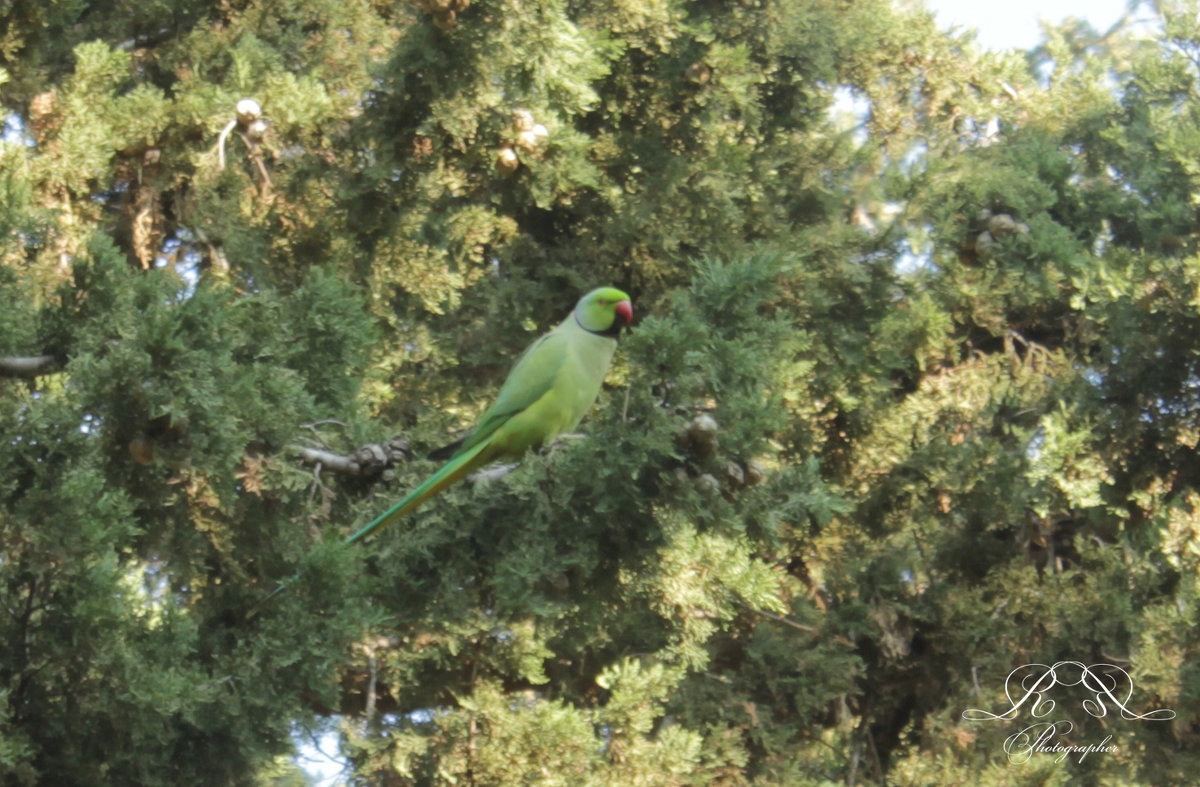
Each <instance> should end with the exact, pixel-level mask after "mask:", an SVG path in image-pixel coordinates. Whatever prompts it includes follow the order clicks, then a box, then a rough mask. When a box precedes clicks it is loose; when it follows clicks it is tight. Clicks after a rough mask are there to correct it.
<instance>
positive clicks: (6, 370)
mask: <svg viewBox="0 0 1200 787" xmlns="http://www.w3.org/2000/svg"><path fill="white" fill-rule="evenodd" d="M58 365H59V364H58V359H57V358H55V357H54V356H53V355H29V356H19V355H3V356H0V377H38V376H40V375H43V374H50V373H51V372H55V371H57V370H58Z"/></svg>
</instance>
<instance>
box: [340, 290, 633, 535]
mask: <svg viewBox="0 0 1200 787" xmlns="http://www.w3.org/2000/svg"><path fill="white" fill-rule="evenodd" d="M632 321H633V304H632V303H631V302H630V300H629V296H628V295H626V294H625V293H623V292H621V291H620V290H618V289H615V288H613V287H601V288H600V289H598V290H592V291H591V292H589V293H588V294H587V295H584V296H583V297H582V298H580V299H579V303H577V304H575V309H574V311H572V312H571V314H569V315H568V316H567V318H566V319H565V320H563V321H562V322H561V323H559V324H558V327H557V328H554V329H553V330H552V331H550V332H549V333H546V334H544V335H543V336H541V337H540V338H538V339H537V341H535V342H534V343H533V344H531V345H529V348H528V349H526V350H525V352H524V354H522V355H521V357H520V358H519V359H518V360H517V363H516V365H515V366H513V368H512V371H511V372H509V373H508V379H507V380H505V381H504V385H503V387H501V388H500V394H499V395H498V396H497V397H496V401H495V402H493V403H492V406H491V407H489V408H488V410H487V412H486V413H484V414H483V418H482V419H480V421H479V425H478V426H476V427H475V429H474V430H473V431H472V432H471V433H470V434H469V435H468V436H467V437H466V438H465V439H464V440H463V441H462V443H461V445H459V446H458V448H457V450H456V451H455V452H454V454H453V455H452V456H451V457H450V460H449V461H448V462H446V464H445V465H443V466H442V468H441V469H440V470H438V471H437V472H436V473H434V474H433V475H432V476H430V477H429V479H428V480H427V481H425V483H423V484H421V485H420V486H418V487H417V488H416V489H414V490H413V491H411V492H409V493H408V495H406V496H405V497H404V499H403V500H401V501H400V502H399V503H396V504H395V505H394V506H392V507H391V508H389V509H388V510H387V511H384V512H383V513H382V514H380V515H379V516H378V517H376V518H375V519H374V520H373V521H372V522H370V523H369V524H367V525H366V526H365V527H363V528H362V529H361V530H359V531H358V532H357V533H355V534H354V535H352V536H350V537H349V538H347V539H346V543H347V544H353V543H354V542H355V541H358V540H359V539H362V538H366V537H367V536H368V535H370V534H371V533H374V532H375V531H376V530H378V529H379V528H381V527H383V526H385V525H388V524H391V523H392V522H395V521H396V520H397V519H399V518H400V517H402V516H404V515H405V514H407V513H408V512H410V511H412V510H413V509H414V508H416V507H417V506H419V505H420V504H421V503H422V502H424V501H425V500H427V499H429V498H430V497H433V496H434V495H436V494H437V493H438V492H440V491H442V490H443V489H445V488H446V487H448V486H450V485H451V484H453V483H454V482H455V481H458V480H460V479H462V478H464V477H466V476H467V475H469V474H470V473H472V472H474V471H475V470H478V469H479V468H481V467H483V466H485V465H487V464H489V463H491V462H497V461H504V460H514V459H520V458H521V457H522V456H524V454H525V452H526V451H528V450H529V449H530V448H537V447H538V446H541V445H543V444H545V443H547V442H549V441H550V440H552V439H553V438H555V437H557V436H558V435H560V434H563V433H565V432H570V431H571V430H573V429H574V428H575V427H577V426H578V425H579V422H580V421H581V420H582V419H583V416H584V415H585V414H586V413H587V411H588V410H589V409H590V408H591V406H592V404H593V403H595V401H596V397H597V396H598V395H599V394H600V385H601V383H603V382H604V375H605V374H607V373H608V365H609V363H610V362H611V361H612V357H613V351H615V350H616V349H617V336H618V335H619V334H620V332H621V329H622V328H625V327H628V326H629V324H630V322H632Z"/></svg>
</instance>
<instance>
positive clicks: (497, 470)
mask: <svg viewBox="0 0 1200 787" xmlns="http://www.w3.org/2000/svg"><path fill="white" fill-rule="evenodd" d="M518 467H520V463H519V462H514V463H513V464H509V465H489V466H488V467H485V468H483V469H482V470H479V471H476V472H474V473H471V476H470V478H471V481H472V482H474V483H479V482H480V481H498V480H500V479H501V478H504V476H506V475H508V474H509V473H511V472H512V471H513V470H516V469H517V468H518Z"/></svg>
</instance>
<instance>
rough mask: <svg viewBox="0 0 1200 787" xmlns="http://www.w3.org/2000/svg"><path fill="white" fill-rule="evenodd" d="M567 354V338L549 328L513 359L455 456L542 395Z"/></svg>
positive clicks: (555, 375) (478, 441)
mask: <svg viewBox="0 0 1200 787" xmlns="http://www.w3.org/2000/svg"><path fill="white" fill-rule="evenodd" d="M566 357H567V338H566V337H565V336H563V335H562V334H561V333H558V332H555V331H551V332H550V333H548V334H546V335H545V336H543V337H541V338H540V339H538V340H537V341H536V342H534V343H533V344H531V345H529V348H528V349H527V350H525V352H524V354H522V355H521V357H520V358H519V359H518V360H517V363H516V365H515V366H514V367H513V368H512V371H511V372H509V373H508V379H507V380H505V381H504V385H503V386H501V388H500V393H499V394H498V395H497V396H496V401H495V402H493V403H492V406H491V407H489V408H488V411H487V412H486V413H484V414H483V418H481V419H480V421H479V425H478V426H476V427H475V431H473V432H471V434H470V435H469V436H468V437H467V438H466V439H465V440H463V441H462V445H460V446H459V447H458V450H457V451H455V452H454V455H455V456H458V455H459V454H462V453H465V452H467V451H470V450H471V449H472V448H474V447H475V446H476V445H478V444H479V443H480V442H482V441H484V440H486V439H487V438H488V437H490V436H491V435H492V433H493V432H495V431H496V430H497V429H499V428H500V427H501V426H503V425H504V423H505V422H506V421H507V420H508V419H510V418H512V417H513V416H514V415H516V414H517V413H519V412H521V411H522V410H524V409H525V408H527V407H529V406H530V405H532V404H533V403H534V402H536V401H537V400H538V399H541V398H542V397H543V396H545V395H546V394H547V393H548V392H549V391H550V389H552V388H553V387H554V381H555V379H556V378H557V377H558V373H559V371H560V370H561V369H562V365H563V363H564V362H565V361H566Z"/></svg>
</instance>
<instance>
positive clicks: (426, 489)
mask: <svg viewBox="0 0 1200 787" xmlns="http://www.w3.org/2000/svg"><path fill="white" fill-rule="evenodd" d="M487 447H488V441H487V440H483V441H482V442H480V443H479V444H478V445H475V446H472V447H471V448H470V449H469V450H467V451H464V452H463V453H461V454H459V455H458V456H456V457H454V458H453V459H451V460H450V461H449V462H447V463H446V464H444V465H442V469H441V470H438V471H437V472H436V473H434V474H433V475H431V476H430V477H429V478H427V479H426V480H425V483H423V484H421V485H420V486H418V487H417V488H416V489H414V490H413V491H411V492H409V493H408V495H407V496H405V498H404V499H403V500H401V501H400V502H399V503H396V505H394V506H392V507H391V508H389V509H388V510H387V511H384V512H383V513H382V514H380V515H379V516H377V517H375V518H374V519H373V520H371V521H370V522H368V523H367V524H366V525H364V526H363V528H362V529H361V530H359V531H358V532H357V533H355V534H354V535H352V536H350V537H349V538H347V539H346V543H347V544H353V543H354V542H355V541H358V540H360V539H363V538H366V537H367V536H369V535H371V534H372V533H374V532H375V531H376V530H378V529H379V528H381V527H384V526H385V525H390V524H391V523H392V522H395V521H396V520H397V519H399V518H400V517H402V516H404V515H405V514H407V513H408V512H409V511H412V510H413V509H414V508H416V507H417V506H419V505H421V503H423V502H425V501H426V500H428V499H429V498H431V497H433V496H434V495H436V494H437V493H438V492H440V491H442V490H443V489H445V488H446V487H448V486H450V485H451V484H453V483H454V482H455V481H458V480H459V479H462V478H465V477H466V476H467V475H469V474H470V473H472V472H473V471H474V470H475V469H476V468H478V467H480V466H482V465H484V464H486V463H487V461H488V459H489V456H490V454H491V452H490V451H488V450H486V449H487Z"/></svg>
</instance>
